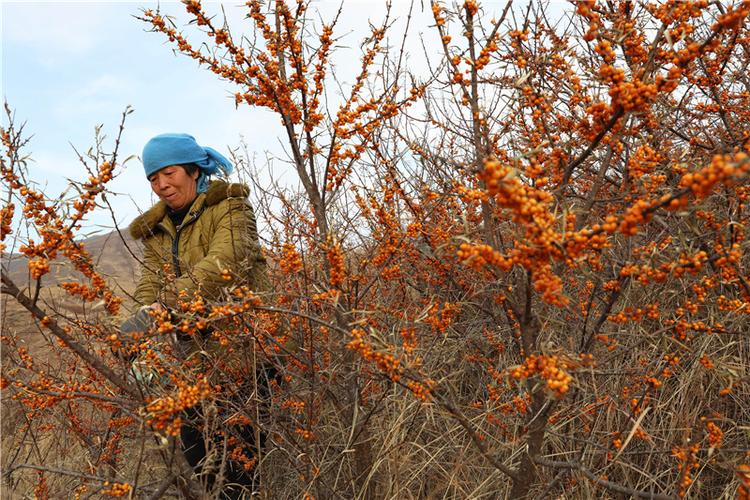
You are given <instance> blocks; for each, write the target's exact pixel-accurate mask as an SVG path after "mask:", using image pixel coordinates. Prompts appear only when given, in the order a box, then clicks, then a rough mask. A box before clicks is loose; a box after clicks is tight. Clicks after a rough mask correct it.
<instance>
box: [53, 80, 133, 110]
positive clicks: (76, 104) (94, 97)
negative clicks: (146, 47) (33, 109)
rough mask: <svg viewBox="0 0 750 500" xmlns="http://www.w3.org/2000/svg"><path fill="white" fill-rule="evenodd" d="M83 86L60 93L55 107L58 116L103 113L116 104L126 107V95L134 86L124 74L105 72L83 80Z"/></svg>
mask: <svg viewBox="0 0 750 500" xmlns="http://www.w3.org/2000/svg"><path fill="white" fill-rule="evenodd" d="M81 83H82V86H81V87H80V88H78V89H76V90H74V91H72V92H66V93H64V94H62V93H61V94H60V100H59V101H58V102H57V104H56V105H55V108H54V110H53V111H54V113H55V114H56V115H58V116H61V117H65V116H76V115H81V114H83V113H97V114H100V115H101V114H102V112H103V111H109V108H111V107H112V106H115V107H116V108H117V109H124V107H125V105H124V104H123V103H124V102H126V101H125V96H127V95H129V93H130V92H129V91H130V89H131V88H133V85H134V84H133V83H132V82H128V81H127V79H125V77H123V75H113V74H104V75H100V76H97V77H95V78H93V79H91V80H88V81H84V82H81Z"/></svg>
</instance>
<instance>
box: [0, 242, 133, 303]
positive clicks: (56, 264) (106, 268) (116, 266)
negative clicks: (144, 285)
mask: <svg viewBox="0 0 750 500" xmlns="http://www.w3.org/2000/svg"><path fill="white" fill-rule="evenodd" d="M82 243H83V245H84V248H85V249H86V251H87V252H88V253H89V255H91V257H92V259H93V260H94V268H95V269H96V270H97V271H98V272H99V273H101V274H102V275H103V276H104V278H105V279H106V280H107V281H108V283H109V284H110V286H112V287H113V288H115V289H116V288H118V287H119V288H122V289H123V290H125V291H128V292H131V291H132V290H133V289H134V288H135V281H136V279H137V277H138V273H139V267H140V263H139V260H140V258H141V256H142V254H143V249H142V248H141V245H140V244H138V243H137V242H136V241H135V240H133V238H131V237H130V235H129V234H128V233H127V231H119V232H118V231H111V232H109V233H105V234H97V235H94V236H90V237H88V238H86V239H84V240H82ZM2 265H3V273H5V272H6V271H7V272H8V275H9V276H10V277H11V279H12V280H13V281H14V282H15V283H16V285H17V286H19V287H20V288H22V289H23V288H24V287H25V286H27V285H28V284H29V280H30V276H29V270H28V259H27V258H26V256H24V255H22V254H19V253H15V254H12V255H9V254H4V255H3V256H2ZM81 278H82V275H81V274H80V273H79V272H78V271H76V270H75V269H74V267H73V265H72V264H71V263H70V262H69V261H68V260H67V259H66V258H65V257H58V258H57V259H55V260H54V261H51V262H50V272H49V273H47V274H46V275H44V277H43V278H42V283H43V285H44V286H51V285H57V284H59V283H61V282H63V281H70V280H80V279H81Z"/></svg>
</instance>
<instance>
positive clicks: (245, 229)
mask: <svg viewBox="0 0 750 500" xmlns="http://www.w3.org/2000/svg"><path fill="white" fill-rule="evenodd" d="M222 205H223V206H222ZM216 213H218V214H219V215H218V219H217V220H216V221H214V231H213V234H212V235H211V239H210V242H209V245H208V246H209V251H208V253H207V254H206V256H205V257H203V258H202V259H201V260H200V261H199V262H198V263H197V264H195V265H194V266H193V267H192V268H191V269H189V270H185V271H184V272H183V275H182V276H181V277H180V278H178V279H177V280H176V281H175V289H176V290H178V291H180V290H185V291H186V292H187V293H188V297H191V296H192V294H193V292H194V291H196V290H199V291H200V293H201V294H202V296H203V297H204V298H206V299H209V300H216V299H218V298H219V297H220V295H221V290H222V289H223V288H225V287H228V286H232V285H235V284H247V285H248V286H250V287H251V288H252V289H253V290H254V291H266V290H267V288H268V286H267V283H268V277H267V275H266V264H265V258H264V257H263V254H262V252H261V249H260V244H259V242H258V233H257V229H256V223H255V215H254V214H253V210H252V208H251V207H250V205H249V203H248V202H247V200H246V199H243V198H228V199H226V200H224V201H222V202H220V203H219V204H218V206H217V207H216ZM225 270H226V271H228V272H229V273H228V274H225V273H224V271H225ZM227 277H228V278H229V279H226V278H227ZM168 305H172V304H169V302H168Z"/></svg>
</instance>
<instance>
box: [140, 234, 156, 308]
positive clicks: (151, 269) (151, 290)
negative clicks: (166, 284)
mask: <svg viewBox="0 0 750 500" xmlns="http://www.w3.org/2000/svg"><path fill="white" fill-rule="evenodd" d="M150 243H151V242H149V241H148V240H147V241H144V244H143V263H142V264H141V276H140V278H139V280H138V285H137V286H136V288H135V293H134V294H133V295H134V297H135V300H136V302H137V307H141V306H148V305H152V304H153V303H155V302H156V301H157V300H156V299H157V297H158V296H159V292H160V291H161V289H162V287H163V283H162V278H161V277H160V273H159V269H161V264H162V263H161V259H160V258H159V255H158V254H157V252H156V251H155V250H154V248H153V245H152V244H150Z"/></svg>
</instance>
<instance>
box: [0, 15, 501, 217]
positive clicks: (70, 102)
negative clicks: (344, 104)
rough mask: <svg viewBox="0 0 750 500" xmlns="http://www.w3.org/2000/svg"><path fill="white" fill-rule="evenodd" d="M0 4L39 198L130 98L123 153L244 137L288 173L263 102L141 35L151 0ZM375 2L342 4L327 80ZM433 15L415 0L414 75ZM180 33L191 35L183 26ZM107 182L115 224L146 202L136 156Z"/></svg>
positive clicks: (278, 132) (6, 89)
mask: <svg viewBox="0 0 750 500" xmlns="http://www.w3.org/2000/svg"><path fill="white" fill-rule="evenodd" d="M243 3H244V2H241V1H237V2H227V3H224V4H223V6H224V9H225V11H226V13H227V16H228V18H229V22H230V26H231V27H232V28H233V31H234V32H235V35H236V33H237V32H244V33H245V34H248V35H250V33H249V32H248V30H249V23H248V22H247V21H246V20H244V19H243V18H244V16H245V14H246V13H247V8H246V7H244V6H243V5H242V4H243ZM393 4H394V8H393V13H392V14H393V16H395V17H396V18H398V22H397V24H396V25H395V26H394V27H393V29H392V30H391V31H390V33H391V34H390V35H389V36H390V37H392V38H391V40H390V41H389V42H388V43H390V44H391V45H393V46H397V45H399V44H400V43H401V37H402V34H403V25H404V20H405V17H406V15H405V14H406V12H407V9H408V5H409V2H408V1H407V0H394V2H393ZM504 4H505V2H504V1H503V2H493V1H489V2H484V10H485V11H486V12H488V13H489V14H490V15H494V14H495V11H497V12H498V13H499V11H501V10H502V7H503V6H504ZM0 5H1V7H0V8H1V15H2V68H1V69H2V91H3V97H4V99H5V100H7V101H8V103H9V104H10V106H11V107H12V108H13V109H14V110H15V113H16V122H17V123H20V122H26V131H27V133H31V134H33V139H32V141H31V143H30V147H29V148H28V152H30V153H31V154H32V159H33V163H31V164H30V167H29V170H30V175H31V178H32V179H34V180H35V181H37V182H38V183H40V184H41V185H42V186H46V188H45V192H46V193H47V194H48V195H51V196H56V195H58V194H59V193H61V192H62V191H63V190H64V189H65V187H66V184H67V181H66V178H75V179H84V178H85V177H86V176H87V174H86V173H85V171H84V169H83V167H82V166H81V165H80V164H79V163H78V161H77V158H76V155H75V153H74V152H73V150H72V148H71V144H72V145H73V146H75V147H76V148H77V149H78V150H79V151H86V150H87V149H88V148H89V147H90V146H93V144H94V128H95V127H96V126H97V125H99V124H101V125H103V126H104V129H103V130H104V131H105V133H106V134H107V136H108V138H109V139H110V140H109V141H108V142H106V143H105V145H107V146H111V144H112V139H113V138H114V136H115V135H116V132H117V126H118V124H119V120H120V115H121V113H122V111H123V110H124V109H125V107H126V106H128V105H130V106H132V107H133V109H134V113H132V114H131V115H130V116H129V117H128V119H127V122H126V128H125V133H124V136H123V143H122V146H121V154H120V159H124V158H126V157H127V156H129V155H139V154H140V151H141V149H142V147H143V144H144V143H145V142H146V141H147V140H148V139H149V138H150V137H152V136H154V135H156V134H159V133H162V132H187V133H190V134H192V135H194V136H195V137H196V139H197V140H198V142H199V143H200V144H202V145H205V146H211V147H214V148H215V149H218V150H219V151H221V152H223V153H227V152H228V149H229V148H230V147H231V148H236V147H238V146H239V145H240V143H241V140H244V142H245V143H246V144H247V146H248V150H249V151H250V152H251V154H253V155H255V157H256V160H257V165H258V166H259V167H261V168H262V169H263V170H264V171H266V172H270V174H271V175H272V176H273V177H274V178H275V179H282V181H283V179H287V181H288V180H290V179H293V175H291V172H290V171H289V167H288V166H287V165H285V164H284V163H283V161H278V160H276V161H272V163H271V164H270V165H268V164H267V158H268V157H271V158H274V157H275V158H279V157H282V156H284V154H283V150H282V146H281V143H282V142H283V140H284V135H283V132H282V129H281V126H280V123H279V119H278V118H277V117H276V116H275V115H273V114H272V113H271V112H269V111H267V110H264V109H257V108H249V107H248V106H242V107H240V108H239V109H236V108H235V106H234V99H233V92H234V90H235V89H234V87H233V86H231V85H230V84H228V83H225V82H222V81H220V80H219V79H217V78H216V77H215V76H214V75H213V74H212V73H210V72H209V71H207V70H205V69H203V68H200V67H199V66H198V65H197V63H196V62H195V61H193V60H191V59H188V58H187V57H185V56H182V55H175V54H174V53H173V51H172V46H171V45H170V44H168V43H167V41H166V38H165V37H164V36H163V35H161V34H159V33H149V32H147V31H146V29H147V25H145V23H143V22H141V21H139V20H137V19H135V18H134V17H133V16H134V15H139V14H140V12H141V9H143V8H151V9H155V8H156V6H157V4H156V3H155V2H148V1H141V2H116V1H112V2H90V1H79V2H60V1H56V2H33V1H23V2H14V1H7V0H0ZM160 5H161V10H162V12H163V13H165V14H169V15H172V16H175V24H176V25H177V27H178V29H183V28H185V24H186V22H187V21H188V17H187V15H186V13H185V9H184V6H183V5H182V4H181V3H179V2H174V1H166V2H165V1H162V2H160ZM384 5H385V2H384V1H383V0H346V1H345V3H344V9H343V13H342V16H341V19H340V22H339V25H338V26H337V29H336V31H335V33H334V36H342V35H344V37H343V39H342V40H341V41H340V42H339V44H340V45H343V46H344V47H343V48H341V49H339V50H338V51H337V53H336V54H337V55H336V57H337V59H334V62H335V63H336V65H337V67H336V77H337V78H338V79H339V80H341V81H343V83H344V84H346V81H347V78H349V79H352V78H353V77H354V76H355V75H356V73H357V69H358V67H359V56H360V54H361V51H360V42H361V40H362V39H363V38H365V37H366V36H367V35H368V34H369V29H368V24H369V22H370V21H371V22H372V23H373V24H379V23H380V22H381V21H382V18H383V15H384V12H385V8H384ZM338 6H339V1H338V0H336V1H333V0H321V1H318V2H314V3H313V9H314V11H319V15H320V17H322V18H323V19H326V20H328V19H330V18H332V16H333V15H334V14H335V12H336V10H337V9H338ZM204 7H205V9H206V11H207V12H208V13H209V14H217V15H219V16H221V7H222V5H221V4H219V3H218V2H204ZM313 15H315V16H316V17H317V15H318V14H313ZM432 24H433V21H432V13H431V11H430V8H429V2H427V1H426V0H416V1H415V7H414V19H413V20H412V30H411V31H410V35H409V41H408V43H407V48H408V50H409V51H410V52H411V53H412V55H413V56H412V58H411V59H410V61H409V68H410V69H411V70H412V71H414V72H416V73H418V74H419V73H420V71H424V70H425V69H426V67H425V65H424V61H423V59H424V58H423V56H422V43H421V41H420V35H423V36H424V40H425V43H426V44H427V46H428V48H430V50H434V51H439V50H440V49H439V42H438V38H437V33H436V31H435V30H434V28H432V27H430V26H431V25H432ZM186 32H188V33H195V31H194V30H193V29H191V28H187V29H186ZM420 68H421V69H420ZM329 97H330V96H329ZM3 121H5V119H3ZM106 149H108V148H107V147H105V150H106ZM264 175H265V174H264ZM110 188H111V189H112V190H113V191H115V192H116V193H121V195H120V196H116V197H110V201H111V203H112V205H113V207H114V209H115V213H116V217H117V223H118V225H120V226H124V225H127V224H128V223H129V222H130V221H131V220H132V219H133V218H134V217H135V216H136V215H137V214H138V213H139V211H140V210H145V209H147V208H148V207H149V206H150V205H151V204H152V203H153V201H154V198H153V196H152V194H151V192H150V189H149V186H148V184H147V183H146V180H145V178H144V176H143V170H142V166H141V164H140V161H139V160H138V159H135V160H133V161H131V162H129V163H128V164H127V165H126V166H125V167H124V169H121V170H120V171H119V175H118V177H117V178H116V179H115V180H114V181H113V182H112V183H111V184H110ZM112 227H113V224H112V220H111V217H110V215H109V213H108V212H107V211H99V212H97V213H95V214H93V215H91V216H90V217H89V220H88V223H87V226H86V229H87V231H90V232H91V231H97V230H98V231H103V230H106V231H108V230H110V229H111V228H112Z"/></svg>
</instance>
